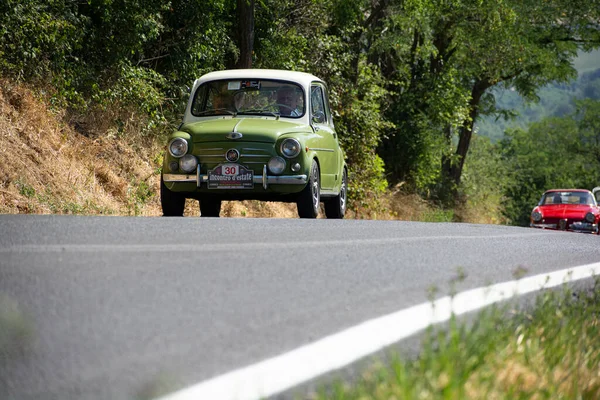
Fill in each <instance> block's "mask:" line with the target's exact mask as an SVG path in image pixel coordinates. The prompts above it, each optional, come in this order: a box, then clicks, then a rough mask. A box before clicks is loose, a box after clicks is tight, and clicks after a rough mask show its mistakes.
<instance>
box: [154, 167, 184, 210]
mask: <svg viewBox="0 0 600 400" xmlns="http://www.w3.org/2000/svg"><path fill="white" fill-rule="evenodd" d="M160 205H161V207H162V212H163V216H165V217H183V209H184V208H185V196H183V195H182V194H181V193H177V192H172V191H170V190H169V189H167V187H166V186H165V183H164V182H163V178H162V176H161V177H160Z"/></svg>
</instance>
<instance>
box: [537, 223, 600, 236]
mask: <svg viewBox="0 0 600 400" xmlns="http://www.w3.org/2000/svg"><path fill="white" fill-rule="evenodd" d="M563 221H564V222H563ZM529 226H530V227H532V228H540V229H555V230H561V231H574V232H588V233H597V232H598V224H592V223H589V222H582V221H575V222H567V221H566V220H562V221H559V223H558V224H544V223H531V224H530V225H529Z"/></svg>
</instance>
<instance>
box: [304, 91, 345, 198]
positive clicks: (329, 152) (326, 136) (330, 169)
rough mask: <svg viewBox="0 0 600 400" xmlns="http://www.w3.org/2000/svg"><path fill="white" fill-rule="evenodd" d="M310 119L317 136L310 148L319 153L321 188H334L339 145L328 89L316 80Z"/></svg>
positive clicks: (311, 100)
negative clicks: (328, 100)
mask: <svg viewBox="0 0 600 400" xmlns="http://www.w3.org/2000/svg"><path fill="white" fill-rule="evenodd" d="M310 121H311V125H312V128H313V130H314V132H315V133H316V134H317V137H316V138H315V140H314V141H311V144H310V149H311V150H314V151H315V152H316V153H317V157H318V158H319V164H320V166H321V188H322V189H323V190H324V191H328V190H333V188H334V186H335V183H336V180H337V179H340V177H339V176H338V158H339V157H340V155H339V153H340V152H339V145H338V139H337V135H336V133H335V130H334V128H333V121H332V119H331V112H330V110H329V103H328V102H327V91H326V88H325V86H324V85H323V84H321V83H319V82H315V83H313V84H312V85H311V88H310Z"/></svg>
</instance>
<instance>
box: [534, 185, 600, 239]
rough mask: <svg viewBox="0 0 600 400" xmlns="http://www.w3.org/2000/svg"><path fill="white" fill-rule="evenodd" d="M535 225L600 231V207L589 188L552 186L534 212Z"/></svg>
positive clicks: (593, 231) (577, 230)
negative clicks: (599, 226) (554, 187)
mask: <svg viewBox="0 0 600 400" xmlns="http://www.w3.org/2000/svg"><path fill="white" fill-rule="evenodd" d="M530 220H531V224H530V226H531V227H533V228H542V229H558V230H563V231H576V232H589V233H596V234H597V233H599V232H598V223H599V221H600V208H599V207H598V203H597V202H596V198H595V197H594V194H592V192H591V191H589V190H586V189H552V190H548V191H546V192H545V193H544V195H543V196H542V199H541V200H540V202H539V203H538V205H537V206H536V207H535V208H534V209H533V211H532V212H531V218H530Z"/></svg>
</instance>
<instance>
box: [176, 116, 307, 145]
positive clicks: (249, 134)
mask: <svg viewBox="0 0 600 400" xmlns="http://www.w3.org/2000/svg"><path fill="white" fill-rule="evenodd" d="M180 130H181V131H183V132H187V133H189V134H190V135H192V141H193V142H194V143H206V142H230V143H231V142H235V141H236V140H235V139H231V138H228V137H227V136H228V135H229V134H230V133H232V132H237V133H241V135H242V136H241V138H239V139H237V140H241V141H244V142H248V141H251V142H264V143H275V142H276V141H277V139H278V138H279V137H280V136H281V135H284V134H290V133H291V134H294V133H299V132H312V128H311V127H310V126H309V125H306V124H299V123H296V122H291V121H286V120H275V119H274V118H273V117H264V118H244V117H241V118H229V117H226V118H223V119H210V120H206V121H197V122H190V123H187V124H185V125H183V126H182V127H181V128H180Z"/></svg>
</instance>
